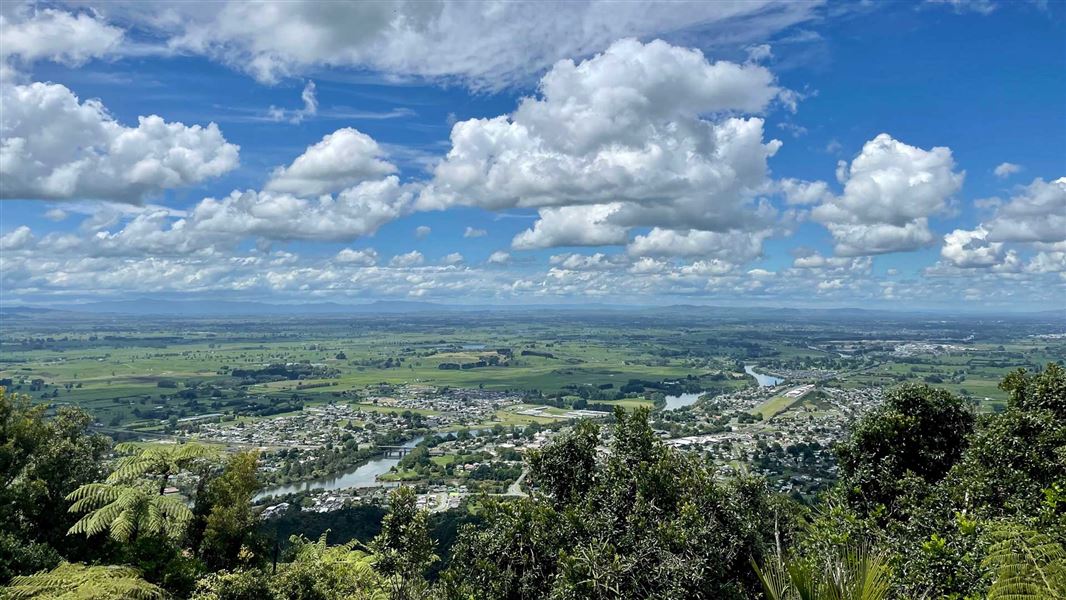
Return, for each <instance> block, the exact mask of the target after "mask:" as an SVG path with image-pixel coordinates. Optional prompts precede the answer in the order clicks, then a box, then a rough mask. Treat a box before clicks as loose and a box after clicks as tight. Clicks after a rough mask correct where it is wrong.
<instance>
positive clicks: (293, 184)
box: [266, 127, 396, 196]
mask: <svg viewBox="0 0 1066 600" xmlns="http://www.w3.org/2000/svg"><path fill="white" fill-rule="evenodd" d="M384 156H385V152H384V150H382V149H381V147H380V146H379V145H378V143H377V142H376V141H374V139H373V138H371V137H370V136H368V135H366V134H365V133H363V132H361V131H358V130H356V129H353V128H351V127H345V128H343V129H338V130H337V131H334V132H333V133H330V134H328V135H326V136H325V137H323V138H322V140H321V141H320V142H318V143H316V144H314V145H312V146H309V147H308V148H307V150H306V151H304V153H303V154H301V155H300V156H298V157H297V158H296V160H294V161H292V164H290V165H289V166H286V167H278V168H277V169H275V170H274V173H273V174H272V175H271V178H270V181H269V182H267V185H266V189H267V190H268V191H272V192H282V193H287V194H293V195H296V196H315V195H318V194H326V193H330V192H335V191H338V190H341V189H344V188H346V187H349V186H351V185H354V184H356V183H359V182H362V181H365V180H368V179H377V178H380V177H383V176H385V175H390V174H392V173H395V172H396V166H395V165H393V164H391V163H389V162H388V161H386V160H384Z"/></svg>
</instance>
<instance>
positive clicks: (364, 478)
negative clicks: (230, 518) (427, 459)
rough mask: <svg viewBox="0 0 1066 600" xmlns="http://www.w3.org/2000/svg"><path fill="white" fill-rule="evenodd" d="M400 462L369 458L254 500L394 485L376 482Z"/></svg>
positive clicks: (414, 443)
mask: <svg viewBox="0 0 1066 600" xmlns="http://www.w3.org/2000/svg"><path fill="white" fill-rule="evenodd" d="M424 439H426V438H425V437H416V438H415V439H413V440H408V441H406V442H404V443H403V444H401V445H402V446H403V447H404V448H414V447H415V446H417V445H418V443H419V442H421V441H422V440H424ZM398 462H400V459H399V458H397V457H395V456H388V457H386V456H378V457H375V458H371V459H370V460H368V461H366V462H365V463H363V464H361V465H359V466H358V467H355V468H353V469H348V470H347V471H341V472H340V473H334V474H333V475H329V476H327V477H320V478H318V479H309V480H307V481H297V482H295V483H290V484H288V485H279V486H275V487H272V488H269V489H265V490H263V491H262V492H259V494H258V495H257V496H256V497H255V499H256V500H259V499H260V498H265V497H267V496H280V495H282V494H295V493H297V492H309V491H311V490H319V489H321V490H340V489H344V488H350V487H357V488H358V487H371V486H375V485H394V484H383V483H381V482H379V481H378V475H384V474H385V473H388V472H389V469H392V467H393V466H394V465H396V464H397V463H398Z"/></svg>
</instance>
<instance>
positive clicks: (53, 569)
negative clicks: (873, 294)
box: [0, 364, 1066, 600]
mask: <svg viewBox="0 0 1066 600" xmlns="http://www.w3.org/2000/svg"><path fill="white" fill-rule="evenodd" d="M1001 387H1002V388H1003V389H1004V390H1006V391H1007V392H1008V393H1009V395H1010V401H1009V403H1008V406H1007V408H1006V410H1005V411H1004V412H1002V413H1001V414H995V415H977V414H976V413H975V412H974V411H973V409H972V407H970V406H969V405H967V404H966V403H965V402H963V401H962V400H960V399H958V398H956V397H954V396H952V395H951V394H949V393H947V392H944V391H942V390H938V389H935V388H930V387H928V386H905V387H902V388H898V389H896V390H893V391H891V392H890V393H889V394H887V396H886V401H885V403H884V405H883V406H881V407H879V408H877V409H876V410H874V411H872V412H871V413H869V414H868V415H866V416H865V417H863V418H862V419H861V420H860V421H859V422H857V423H856V424H855V425H854V427H853V429H852V433H851V434H850V436H849V437H848V438H847V439H846V440H844V441H842V443H841V444H840V445H839V447H838V456H839V465H840V477H839V481H838V483H837V485H836V486H835V487H834V488H832V490H831V491H829V492H828V493H827V494H825V495H824V497H822V498H821V499H820V500H819V501H818V502H817V503H816V504H815V505H814V506H813V507H804V506H800V505H798V504H795V503H794V502H792V501H791V500H789V499H788V498H785V497H782V496H779V495H776V494H773V493H771V492H770V491H769V490H767V489H766V485H765V482H764V481H763V480H762V479H760V478H757V477H752V476H740V477H733V478H722V477H720V476H718V475H717V473H716V472H715V471H714V469H713V467H712V466H711V465H709V464H708V463H706V462H704V461H703V460H701V459H700V458H698V457H696V456H693V455H690V454H686V453H683V452H680V451H677V450H675V449H672V448H671V447H669V446H667V445H666V444H664V443H663V442H662V441H661V440H659V439H658V437H657V436H656V434H655V432H653V431H652V430H651V428H650V427H649V425H648V418H647V417H648V414H647V412H646V411H645V410H637V411H634V412H632V413H626V412H624V411H621V410H619V411H617V412H616V413H615V415H614V421H613V423H612V425H611V427H609V428H607V429H604V430H601V428H600V427H599V426H597V425H595V424H592V423H587V422H584V423H578V424H577V425H576V426H575V427H574V428H573V429H572V430H571V431H569V432H567V433H565V434H562V435H560V436H558V437H557V438H556V439H555V440H554V441H553V442H552V443H550V444H548V445H547V446H545V447H544V448H542V449H541V450H538V451H535V452H531V453H530V454H529V455H528V456H527V462H528V465H527V466H528V469H529V476H528V481H530V482H531V483H532V484H533V485H534V488H533V492H532V494H531V495H530V496H529V497H527V498H519V499H512V498H508V499H502V498H495V499H494V498H488V497H485V498H481V499H479V500H478V501H477V502H476V506H475V510H476V511H477V513H478V518H477V520H475V521H473V522H471V523H469V524H467V525H464V526H463V527H462V528H461V530H460V531H459V534H458V536H457V540H456V541H455V544H454V546H451V552H450V555H449V556H447V557H446V560H444V561H440V559H439V557H438V556H437V553H438V545H437V542H436V541H435V540H434V539H433V537H432V536H431V534H430V527H429V520H428V515H427V514H426V513H425V512H423V511H420V510H418V509H417V506H416V498H415V495H414V493H413V491H412V490H411V489H409V488H400V489H399V490H397V491H395V492H394V493H393V494H392V495H391V496H390V501H389V507H388V511H387V513H386V515H385V517H384V518H383V519H382V523H381V529H380V533H378V534H377V535H376V536H375V537H374V538H373V539H371V540H369V541H367V542H366V543H363V542H360V541H357V540H340V542H341V543H340V544H338V545H333V546H331V545H329V544H328V543H327V538H326V536H325V535H323V536H321V537H320V538H319V539H318V540H317V541H310V540H308V539H306V538H304V537H303V536H299V535H297V536H294V537H293V538H292V542H293V545H292V547H291V548H290V550H289V551H288V552H287V553H286V555H285V556H283V557H282V558H281V560H280V562H278V563H277V564H276V565H275V564H272V561H270V560H269V559H270V557H271V554H272V553H271V552H270V548H269V546H268V544H267V543H266V542H265V541H264V540H263V539H262V538H261V537H260V535H259V534H257V527H258V525H257V522H258V518H257V515H256V512H255V510H254V509H253V507H252V505H251V500H252V498H253V497H254V495H255V493H256V490H257V489H258V488H259V481H258V479H257V477H256V467H257V457H256V456H255V455H254V454H251V453H238V454H236V455H233V456H230V457H228V458H227V459H225V460H222V457H219V456H216V455H214V453H212V452H210V451H209V450H207V449H206V448H203V447H199V446H195V445H191V444H188V445H175V446H171V447H159V446H153V447H144V446H137V445H120V446H118V447H116V448H115V450H116V451H118V452H119V453H120V455H121V457H120V458H119V459H118V460H117V462H116V463H115V468H114V470H113V472H112V473H110V474H109V475H106V473H105V471H104V469H103V465H104V464H105V463H104V456H105V454H106V453H107V452H108V451H109V450H110V443H109V442H108V441H107V440H106V439H105V438H101V437H99V436H95V435H92V434H90V433H89V432H88V429H87V428H88V425H89V423H91V419H89V418H88V416H87V415H85V414H84V413H81V412H79V411H76V410H62V411H60V412H59V414H58V415H57V416H56V417H55V418H53V419H44V418H43V413H42V411H41V410H40V408H37V407H33V406H31V405H30V404H29V403H28V402H27V401H25V400H23V399H20V398H14V397H12V396H10V395H6V394H4V393H3V392H2V390H0V483H2V484H3V487H2V488H0V584H6V587H5V588H4V590H3V591H2V592H0V598H3V599H7V598H101V599H103V598H163V597H174V598H185V597H192V598H196V599H197V600H245V599H252V598H255V599H260V598H262V599H267V600H275V599H276V600H281V599H283V598H285V599H288V598H298V599H307V600H315V599H322V600H341V599H349V598H355V599H378V598H381V599H390V600H391V599H396V600H400V599H403V600H406V599H415V598H440V599H457V600H458V599H470V598H478V599H481V598H486V599H534V598H536V599H541V598H547V599H558V600H570V599H574V600H577V599H585V598H592V599H595V598H603V599H606V598H642V599H643V598H664V599H665V598H715V599H718V598H722V599H728V598H738V599H739V598H762V597H765V598H769V599H772V600H821V599H832V600H844V599H848V600H887V599H893V600H894V599H912V598H928V599H933V598H937V599H947V600H976V599H979V598H996V599H1011V600H1027V599H1029V598H1043V599H1047V598H1050V599H1063V600H1066V551H1064V550H1063V545H1064V541H1066V372H1064V370H1063V369H1062V367H1060V366H1059V365H1056V364H1049V365H1048V366H1047V367H1046V368H1045V369H1044V370H1043V371H1041V372H1039V373H1035V374H1033V373H1028V372H1026V371H1024V370H1019V371H1016V372H1015V373H1012V374H1011V375H1010V376H1008V377H1007V378H1006V379H1005V380H1004V381H1003V383H1002V385H1001ZM178 473H185V475H186V476H191V478H192V479H193V480H194V481H196V482H197V483H196V485H195V489H194V490H192V491H191V492H190V491H189V490H186V493H187V495H189V496H191V499H192V503H191V506H190V505H186V504H185V503H184V502H182V501H178V500H176V499H177V498H178V496H175V495H170V494H168V493H166V492H167V491H168V490H167V487H168V485H169V484H170V483H171V482H173V481H174V478H175V476H176V475H177V474H178ZM105 475H106V476H105ZM188 478H189V477H183V478H182V479H188ZM75 514H80V515H81V518H80V519H78V520H74V517H73V516H72V515H75ZM68 530H69V535H68ZM67 561H69V562H67ZM75 561H84V562H86V563H91V565H92V566H88V565H85V564H78V563H77V562H75ZM441 565H443V566H444V567H445V568H444V569H443V571H441V572H440V573H439V577H437V576H436V575H434V579H432V580H431V579H429V578H428V577H427V574H429V573H434V571H433V570H432V569H434V568H437V567H438V566H441Z"/></svg>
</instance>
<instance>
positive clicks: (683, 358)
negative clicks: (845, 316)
mask: <svg viewBox="0 0 1066 600" xmlns="http://www.w3.org/2000/svg"><path fill="white" fill-rule="evenodd" d="M916 323H917V324H911V325H908V327H910V328H911V329H908V330H907V331H909V332H910V333H905V334H901V327H900V326H899V325H898V324H895V323H892V322H882V320H879V319H874V320H869V321H864V322H862V323H859V324H856V325H850V324H847V323H842V324H841V323H837V322H836V321H835V320H827V321H824V322H806V321H804V320H802V319H800V320H796V321H795V322H789V321H787V320H782V319H779V318H777V317H774V318H773V319H770V320H764V321H751V322H749V321H748V320H744V319H729V318H722V319H718V318H716V317H714V316H713V314H711V316H708V317H698V316H693V315H692V314H691V311H677V312H676V314H675V313H674V312H670V311H665V312H664V313H662V314H652V315H642V314H636V313H632V314H630V313H620V314H618V315H611V314H604V315H582V316H567V315H554V316H538V315H536V314H515V315H488V316H485V315H478V316H461V315H460V316H440V317H430V316H417V315H416V316H403V317H398V316H392V317H387V318H378V317H374V318H370V317H366V318H361V319H339V318H330V319H325V318H323V319H315V318H307V319H302V318H285V319H281V320H278V321H276V322H275V321H273V320H270V319H261V318H260V319H253V318H240V319H236V318H235V319H207V318H205V319H201V320H196V319H185V320H167V319H161V318H153V319H138V318H133V317H131V318H130V319H110V318H109V319H102V320H97V321H93V320H91V319H86V320H78V319H73V318H72V319H70V320H68V321H63V320H57V319H54V318H49V319H42V320H33V319H30V320H26V321H17V322H15V321H11V320H7V321H5V322H4V323H3V324H0V334H2V336H0V378H10V379H12V380H13V381H14V385H13V386H11V387H13V388H15V389H14V390H13V391H15V392H18V393H28V394H29V395H30V396H31V397H32V398H33V399H34V400H35V401H38V402H44V403H49V404H54V405H62V404H74V405H79V406H83V407H85V408H86V409H88V410H89V411H90V412H92V413H93V414H94V415H96V417H97V419H98V420H99V421H101V422H103V423H105V424H118V425H122V426H126V425H128V424H131V423H134V422H139V423H141V425H142V426H152V427H158V425H152V423H156V424H158V423H159V422H160V421H161V419H158V418H149V417H138V416H136V415H135V414H134V412H133V411H134V410H135V409H137V410H138V411H139V412H141V413H142V414H149V413H151V414H155V413H156V412H165V413H167V414H178V415H180V416H192V415H195V414H203V413H208V412H230V411H232V410H233V408H234V407H235V406H236V405H237V404H247V403H252V404H257V405H259V406H269V405H271V404H273V403H278V402H286V401H289V400H290V399H291V398H292V397H293V396H294V395H296V396H298V398H299V400H300V401H302V402H303V403H304V404H307V403H317V402H325V401H353V400H354V401H357V402H358V399H359V398H364V397H365V396H367V395H372V394H374V393H376V392H374V391H373V390H371V389H368V388H369V387H370V386H375V385H377V384H392V385H397V384H422V385H431V386H453V387H471V388H474V387H483V388H485V389H490V390H514V391H534V390H536V391H540V392H542V393H544V394H557V393H559V392H563V393H565V394H568V395H571V394H573V393H574V391H575V390H577V389H581V388H586V389H587V388H596V387H599V386H603V385H607V384H613V387H612V388H611V390H609V391H611V392H612V393H613V391H617V390H619V389H620V388H621V387H622V386H624V385H625V384H626V383H627V382H629V381H630V380H632V379H639V380H646V381H671V380H681V379H683V378H686V377H697V378H699V377H701V376H703V377H708V379H704V380H701V382H702V383H703V384H704V385H705V386H706V387H708V388H709V387H712V386H713V387H718V388H722V387H731V388H740V387H744V386H747V385H750V382H749V381H747V380H725V381H721V380H712V379H710V378H709V377H710V376H711V375H714V374H716V373H719V372H730V371H733V370H735V369H737V368H738V366H739V365H742V364H752V363H754V364H758V363H759V362H760V360H762V358H764V357H765V358H769V359H771V360H774V361H779V362H794V363H801V364H803V365H808V366H813V367H817V366H819V365H825V364H828V363H834V362H836V363H845V364H844V366H843V367H841V366H840V365H839V364H829V368H832V369H834V370H836V371H837V372H838V373H840V376H839V380H840V382H841V384H842V385H845V386H866V385H884V386H889V387H891V386H894V385H897V384H899V383H900V382H901V381H922V380H924V379H925V378H928V377H935V378H940V379H941V380H942V381H943V383H941V384H937V385H941V386H942V387H944V388H946V389H949V390H951V391H953V392H957V393H961V392H962V391H963V390H965V391H966V392H968V393H969V395H970V396H972V397H974V398H975V399H977V400H978V401H980V402H984V403H985V404H986V405H991V404H992V403H996V402H1002V401H1004V400H1005V394H1004V393H1003V392H1002V391H1001V390H999V389H998V388H997V385H998V383H999V381H1000V380H1001V379H1002V377H1003V376H1004V375H1005V374H1006V373H1008V372H1009V371H1010V370H1012V369H1013V368H1017V367H1019V366H1026V367H1029V368H1032V367H1034V366H1039V365H1042V364H1044V363H1046V362H1049V361H1061V360H1063V358H1064V357H1066V340H1062V339H1045V338H1032V337H1030V336H1029V335H1028V334H1031V333H1043V332H1045V331H1049V332H1052V333H1054V332H1056V331H1057V330H1056V329H1055V327H1059V328H1060V329H1061V327H1060V326H1059V325H1055V324H1054V323H1052V324H1049V325H1043V324H1022V325H1021V326H1019V325H1017V324H1013V323H1007V322H1004V323H999V322H992V323H985V322H982V323H980V324H976V325H974V324H969V323H960V324H951V323H948V324H943V325H942V324H939V323H934V324H930V322H929V321H916ZM975 332H976V334H978V337H979V339H978V340H977V341H973V342H951V343H953V344H956V345H959V346H964V347H966V348H967V350H965V351H958V352H952V353H949V354H941V355H937V356H934V355H932V354H919V355H916V356H913V357H908V358H901V357H896V356H893V354H892V353H891V352H885V351H881V352H871V353H868V354H866V355H864V356H861V357H858V358H854V359H839V358H838V357H837V356H836V355H835V353H832V352H825V351H822V350H818V349H812V348H810V347H808V346H810V345H819V344H822V345H825V344H829V343H850V342H851V341H854V340H863V341H866V340H874V341H876V340H877V339H878V337H879V336H881V337H883V338H884V339H887V340H899V339H901V335H907V336H910V337H908V338H907V339H913V340H914V341H924V340H925V339H927V338H928V339H931V340H933V341H936V342H937V343H940V342H939V341H937V340H939V339H948V340H952V339H956V340H957V339H966V338H967V336H971V337H972V335H973V334H974V333H975ZM45 336H47V338H46V337H45ZM497 348H507V349H510V350H511V351H512V352H513V356H512V357H510V358H509V359H507V360H506V362H507V363H508V366H487V367H480V368H472V369H462V370H442V369H440V368H438V367H439V365H440V364H442V363H464V362H467V363H469V362H475V361H477V360H479V359H480V358H481V357H483V356H490V355H493V354H495V349H497ZM523 350H529V351H534V352H540V353H550V354H551V355H552V357H551V358H547V357H542V356H531V355H527V356H522V355H521V352H522V351H523ZM338 357H340V358H338ZM504 359H505V357H504V356H502V355H501V356H500V360H501V361H503V360H504ZM284 363H307V364H311V365H315V366H316V368H321V369H333V370H335V371H336V377H330V378H315V379H308V380H304V381H301V382H297V381H292V380H289V381H277V382H269V383H262V384H255V385H244V386H241V385H240V382H239V381H237V380H236V379H235V378H234V377H232V376H230V374H229V372H230V371H231V370H233V369H244V370H255V369H258V368H262V367H264V366H268V365H272V364H284ZM953 378H954V381H953ZM960 378H961V381H960V380H959V379H960ZM35 379H41V380H43V381H44V383H45V386H44V388H43V389H34V390H30V389H29V388H30V387H31V382H32V381H33V380H35ZM161 382H162V383H164V384H167V382H174V384H175V385H176V387H160V383H161ZM315 384H328V385H324V386H323V387H308V386H313V385H315ZM79 386H80V387H79ZM183 395H184V396H190V395H191V396H194V397H192V398H189V397H183ZM985 398H988V399H989V400H988V401H987V402H986V401H985V400H984V399H985ZM590 402H598V403H607V404H615V405H620V406H624V407H626V408H633V407H635V406H650V402H648V401H647V400H644V399H643V398H640V397H638V395H637V394H633V395H631V397H629V398H626V399H624V400H617V401H615V400H610V401H605V400H596V399H590ZM156 407H163V408H162V409H156ZM219 407H221V408H219ZM364 407H365V408H367V409H368V410H379V411H390V410H393V409H391V408H390V407H383V406H373V405H368V406H364ZM395 410H398V411H402V410H405V409H402V408H399V409H395ZM757 410H758V411H760V412H762V411H764V410H765V411H766V412H765V414H767V415H769V414H776V412H778V411H779V409H778V407H776V406H765V405H764V407H759V409H757ZM415 412H419V413H420V414H432V411H424V410H420V411H415ZM240 418H241V419H245V418H258V417H247V416H242V417H240ZM266 418H269V417H266ZM551 420H552V418H551V417H529V416H525V415H517V414H515V412H514V411H500V412H498V413H497V414H496V416H495V419H494V422H501V423H504V424H515V425H524V424H528V423H530V422H550V421H551Z"/></svg>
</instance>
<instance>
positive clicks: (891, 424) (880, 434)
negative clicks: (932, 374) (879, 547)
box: [836, 384, 974, 512]
mask: <svg viewBox="0 0 1066 600" xmlns="http://www.w3.org/2000/svg"><path fill="white" fill-rule="evenodd" d="M973 426H974V411H973V408H972V407H971V406H969V405H968V404H966V403H965V402H964V401H963V400H961V399H959V398H957V397H955V396H954V395H952V394H951V393H950V392H948V391H946V390H941V389H937V388H933V387H929V386H927V385H924V384H921V385H918V384H910V385H904V386H902V387H899V388H896V389H894V390H892V391H890V392H888V393H887V394H886V396H885V401H884V403H883V404H882V405H881V406H879V407H877V408H876V409H874V410H872V411H871V412H870V413H868V414H867V415H865V416H864V417H863V418H862V419H860V421H859V422H858V424H857V425H856V426H855V427H854V428H853V429H852V432H851V435H850V437H849V438H848V439H847V440H845V441H844V442H842V443H841V444H839V445H838V446H837V448H836V455H837V460H838V462H839V465H840V480H841V483H842V485H843V486H844V489H845V490H846V491H847V493H848V497H849V499H850V501H851V502H852V503H854V504H855V505H856V507H858V508H860V509H861V510H863V511H864V512H869V511H873V510H877V509H878V507H886V508H888V509H889V510H892V509H894V508H895V505H896V500H897V498H898V497H899V495H900V494H901V493H902V492H903V482H904V480H905V478H907V477H917V478H918V479H920V480H921V481H923V482H925V483H929V484H934V483H936V482H938V481H940V480H941V479H943V478H944V476H946V475H947V473H948V471H949V470H950V469H951V467H952V466H953V465H954V464H955V463H956V462H957V461H958V459H959V456H961V455H962V452H963V450H964V449H965V448H966V446H967V444H968V436H969V435H970V433H971V432H972V431H973Z"/></svg>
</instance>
